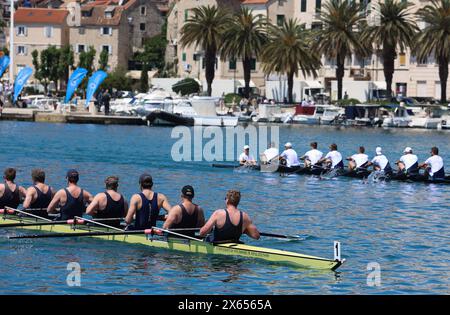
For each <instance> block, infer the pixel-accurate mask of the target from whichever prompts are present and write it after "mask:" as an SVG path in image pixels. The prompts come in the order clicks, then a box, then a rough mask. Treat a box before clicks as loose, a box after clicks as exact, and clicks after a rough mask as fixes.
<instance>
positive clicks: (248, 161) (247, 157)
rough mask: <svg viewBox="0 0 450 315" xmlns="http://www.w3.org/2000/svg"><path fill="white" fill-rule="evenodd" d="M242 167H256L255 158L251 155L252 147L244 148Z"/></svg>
mask: <svg viewBox="0 0 450 315" xmlns="http://www.w3.org/2000/svg"><path fill="white" fill-rule="evenodd" d="M239 164H240V165H256V160H255V158H254V157H253V156H252V155H251V154H250V147H249V146H248V145H245V146H244V152H242V153H241V155H240V156H239Z"/></svg>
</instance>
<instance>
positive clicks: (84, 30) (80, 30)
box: [78, 27, 86, 35]
mask: <svg viewBox="0 0 450 315" xmlns="http://www.w3.org/2000/svg"><path fill="white" fill-rule="evenodd" d="M85 33H86V29H85V28H84V27H80V28H79V29H78V34H80V35H84V34H85Z"/></svg>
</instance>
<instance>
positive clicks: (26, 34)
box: [23, 26, 28, 36]
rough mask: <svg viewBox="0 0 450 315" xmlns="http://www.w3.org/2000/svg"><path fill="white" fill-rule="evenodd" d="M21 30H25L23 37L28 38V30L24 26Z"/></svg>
mask: <svg viewBox="0 0 450 315" xmlns="http://www.w3.org/2000/svg"><path fill="white" fill-rule="evenodd" d="M23 29H24V30H25V36H28V28H27V27H26V26H24V27H23Z"/></svg>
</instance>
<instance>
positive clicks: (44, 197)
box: [23, 168, 55, 217]
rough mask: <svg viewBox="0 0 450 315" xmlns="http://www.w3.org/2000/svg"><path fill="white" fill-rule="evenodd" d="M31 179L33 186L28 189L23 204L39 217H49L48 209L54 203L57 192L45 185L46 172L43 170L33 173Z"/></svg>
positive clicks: (33, 171)
mask: <svg viewBox="0 0 450 315" xmlns="http://www.w3.org/2000/svg"><path fill="white" fill-rule="evenodd" d="M31 179H32V180H33V186H31V187H29V188H28V189H27V193H26V196H25V200H24V202H23V208H24V209H35V210H37V211H36V212H33V214H36V215H38V216H41V215H42V216H44V217H46V216H47V207H48V205H49V204H50V202H51V201H52V198H53V196H54V195H55V192H54V191H53V189H52V188H51V187H50V186H48V185H46V184H45V172H44V170H42V169H39V168H37V169H34V170H32V171H31Z"/></svg>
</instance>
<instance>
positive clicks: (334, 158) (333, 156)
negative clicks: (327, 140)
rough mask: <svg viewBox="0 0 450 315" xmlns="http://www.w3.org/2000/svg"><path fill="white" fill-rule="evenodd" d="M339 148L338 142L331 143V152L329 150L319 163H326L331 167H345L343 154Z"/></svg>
mask: <svg viewBox="0 0 450 315" xmlns="http://www.w3.org/2000/svg"><path fill="white" fill-rule="evenodd" d="M337 149H338V147H337V144H336V143H332V144H331V145H330V152H328V153H327V155H325V157H324V158H321V159H320V160H319V162H317V163H319V164H322V163H325V164H326V165H327V168H331V169H343V168H344V161H343V160H342V154H341V153H339V151H338V150H337Z"/></svg>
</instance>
